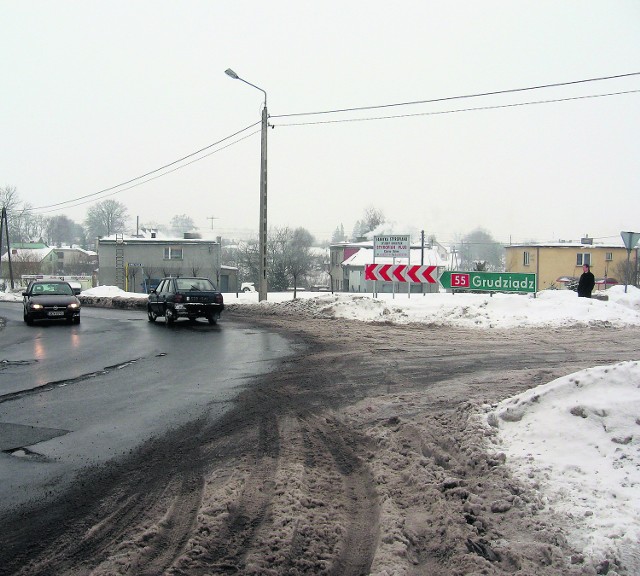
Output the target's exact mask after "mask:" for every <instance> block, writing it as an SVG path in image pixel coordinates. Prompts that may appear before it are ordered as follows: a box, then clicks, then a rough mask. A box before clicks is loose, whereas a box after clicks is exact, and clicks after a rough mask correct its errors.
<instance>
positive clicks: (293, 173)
mask: <svg viewBox="0 0 640 576" xmlns="http://www.w3.org/2000/svg"><path fill="white" fill-rule="evenodd" d="M227 68H232V69H234V70H235V71H236V72H237V73H238V74H239V75H240V76H241V77H243V78H244V79H246V80H247V81H249V82H251V83H253V84H256V85H258V86H260V87H261V88H263V89H264V90H266V92H267V94H268V102H267V103H268V111H269V115H270V117H271V118H270V123H271V124H272V125H274V129H270V130H269V131H268V138H269V144H268V146H269V148H268V185H269V187H268V199H269V209H268V214H269V225H270V226H290V227H298V226H303V227H305V228H307V229H308V230H310V231H311V232H312V233H313V234H314V235H315V236H316V237H317V238H319V239H324V238H329V237H330V236H331V234H332V232H333V231H334V230H335V228H336V227H337V226H339V225H340V224H343V225H344V228H345V231H346V232H347V233H350V232H351V230H352V229H353V225H354V223H355V222H356V220H358V219H360V218H362V216H363V213H364V211H365V209H366V208H367V207H369V206H373V207H375V208H377V209H379V210H381V211H382V212H383V213H384V214H385V216H386V217H387V219H388V220H390V221H392V222H394V223H395V230H394V231H395V232H397V233H411V234H417V232H418V231H419V230H425V232H426V233H427V234H435V235H436V237H437V238H438V239H439V240H440V241H443V242H448V241H453V240H455V239H456V238H458V237H460V236H461V235H464V234H467V233H469V232H471V231H472V230H474V229H476V228H478V227H482V228H483V229H485V230H487V231H489V232H490V233H491V234H492V235H493V236H494V238H496V239H497V240H500V241H504V242H508V241H509V240H511V241H514V242H517V241H525V240H534V239H535V240H540V241H545V240H557V239H574V240H575V239H579V238H580V237H581V236H584V235H585V234H589V235H590V236H592V237H596V238H602V239H603V240H604V239H618V238H619V233H620V231H621V230H633V231H638V230H640V170H639V169H638V166H639V163H638V159H640V92H634V93H630V94H622V95H613V96H607V97H599V98H584V99H579V100H570V101H564V102H556V103H547V104H535V105H526V106H515V107H503V108H490V109H484V110H474V111H465V112H455V113H447V114H433V113H435V112H451V111H455V110H461V109H469V108H486V107H494V106H504V105H507V104H514V103H523V102H540V101H543V100H553V99H562V98H573V97H578V96H587V95H589V96H590V95H600V94H610V93H614V92H621V91H631V90H638V91H640V75H636V76H629V77H627V78H622V79H615V80H607V81H599V82H589V83H581V84H574V85H571V86H565V87H556V88H549V89H543V90H530V91H524V92H515V93H511V94H505V95H493V96H485V97H481V98H467V99H458V100H449V101H443V102H437V103H431V104H420V105H418V104H415V105H407V106H393V107H383V108H376V109H369V110H365V111H361V112H356V111H354V112H346V113H341V114H322V115H307V116H285V115H288V114H293V113H299V112H322V111H331V110H336V109H345V108H360V107H366V106H381V105H387V104H401V103H406V102H414V101H424V100H431V99H437V98H447V97H452V96H461V95H471V94H478V93H486V92H494V91H502V90H509V89H515V88H526V87H533V86H539V85H546V84H555V83H563V82H571V81H576V80H583V79H590V78H601V77H606V76H614V75H622V74H630V73H636V72H640V2H638V1H637V0H628V1H612V0H605V1H589V0H580V1H561V2H558V1H557V0H552V1H544V0H542V1H541V0H535V1H529V2H524V1H522V2H516V1H494V2H487V1H485V2H476V1H459V2H444V1H443V2H432V1H428V0H417V1H404V2H396V3H389V2H382V1H379V0H366V1H364V0H363V1H360V0H357V1H353V0H351V1H348V2H344V1H341V2H336V1H333V0H325V1H323V2H313V3H312V2H300V1H299V0H286V1H284V0H270V1H269V2H257V1H243V0H235V1H234V2H220V1H217V2H216V1H213V0H207V1H181V2H178V1H173V2H169V1H163V0H137V1H135V2H131V1H129V0H127V1H120V0H110V1H108V2H107V1H103V2H99V1H97V0H96V1H74V2H71V1H66V0H56V1H50V0H46V1H30V0H24V1H20V2H17V1H8V0H0V71H1V74H2V80H3V82H2V84H3V88H2V90H1V91H0V103H1V106H0V130H1V144H0V186H15V187H16V188H17V191H18V194H19V195H20V197H21V199H22V200H24V201H27V202H29V203H30V204H31V205H32V206H33V207H44V206H50V205H52V204H57V203H61V202H66V201H69V200H74V199H78V198H80V197H83V196H87V195H90V194H93V196H90V197H88V198H86V199H84V200H83V202H87V201H92V202H95V201H99V200H104V199H106V198H112V199H115V200H118V201H120V202H122V203H124V204H125V205H126V206H127V207H128V210H129V214H130V216H131V221H132V223H134V224H135V221H136V217H139V219H140V223H141V224H153V223H156V224H157V223H168V222H169V221H170V220H171V218H172V217H173V216H174V215H176V214H186V215H188V216H191V217H192V218H193V220H194V221H195V223H196V225H197V226H199V227H201V228H203V229H207V230H211V229H212V228H213V230H214V231H215V232H217V233H219V234H221V235H223V236H225V237H234V236H237V235H238V234H240V233H245V234H246V233H252V232H253V233H254V234H256V235H257V227H258V216H259V213H258V200H259V194H258V192H259V167H260V135H259V133H255V134H253V135H251V136H249V137H248V138H246V139H244V140H242V141H240V142H237V143H235V144H234V145H232V146H230V147H228V148H225V149H222V150H220V148H221V146H222V145H226V144H229V143H232V142H235V141H237V140H238V139H239V138H242V137H244V136H248V135H250V134H252V133H253V132H255V131H256V130H259V128H260V126H259V124H258V125H257V126H255V127H254V128H252V129H250V130H247V131H244V132H242V133H241V134H239V135H238V136H236V137H235V138H233V139H231V140H225V141H224V143H223V144H222V145H221V146H218V147H214V148H209V149H207V150H206V151H205V152H203V153H202V154H200V155H198V156H194V157H191V158H189V160H193V159H195V158H201V157H203V156H204V154H208V153H210V152H213V151H215V150H219V151H217V152H215V153H213V154H210V155H209V156H207V157H205V158H203V159H202V160H200V161H197V162H195V163H192V164H190V165H188V166H185V167H183V168H181V169H179V170H175V171H174V172H171V173H170V174H167V175H166V176H163V177H160V178H156V179H154V180H151V181H149V182H147V183H144V184H141V185H138V186H136V187H133V188H130V189H126V190H125V189H124V188H126V187H121V188H117V189H116V190H119V192H118V193H117V194H113V192H114V191H116V190H111V191H110V192H108V193H106V194H96V193H97V192H100V191H101V190H105V189H108V188H111V187H114V186H116V185H118V184H121V183H123V182H127V181H129V180H132V179H134V178H137V177H139V176H141V175H143V174H146V173H149V172H152V171H154V170H156V169H157V168H160V167H161V166H164V165H167V164H170V163H172V162H174V161H176V160H178V159H180V158H183V157H185V156H187V155H189V154H191V153H193V152H195V151H197V150H199V149H202V148H204V147H207V146H209V145H211V144H213V143H215V142H218V141H220V140H223V139H224V138H227V137H228V136H230V135H232V134H234V133H236V132H238V131H240V130H242V129H244V128H246V127H248V126H250V125H252V124H254V123H257V122H259V120H260V111H261V107H262V102H263V94H262V93H261V92H259V91H258V90H255V89H254V88H252V87H251V86H248V85H246V84H243V83H242V82H239V81H237V80H232V79H231V78H229V77H228V76H226V75H225V74H224V71H225V69H227ZM416 114H420V115H416ZM393 115H396V116H398V115H403V116H404V117H402V118H395V119H383V120H367V121H353V120H355V119H358V118H379V117H384V116H393ZM330 120H331V121H336V120H342V122H331V123H320V124H318V123H317V122H327V121H330ZM303 122H305V123H308V122H315V124H307V125H299V126H291V125H290V124H293V123H303ZM184 164H186V161H185V162H181V163H178V164H174V165H173V166H171V169H173V168H176V167H178V166H181V165H184ZM162 173H163V171H160V172H154V173H153V174H152V176H157V175H159V174H162ZM148 178H149V177H147V178H145V179H143V180H146V179H148ZM141 181H142V180H136V181H135V182H133V183H132V184H139V183H140V182H141ZM128 186H131V184H129V185H128ZM107 194H112V195H107ZM75 204H78V203H77V202H76V203H75ZM71 206H73V204H72V205H71ZM89 206H91V204H90V203H84V204H81V205H76V206H75V207H70V205H68V204H65V205H63V206H62V208H63V209H62V210H59V209H58V210H56V211H51V209H49V208H48V209H44V210H39V213H42V214H44V215H47V216H53V215H57V214H65V215H67V216H69V217H70V218H72V219H74V220H76V221H78V222H82V221H83V220H84V217H85V215H86V211H87V209H88V208H89ZM56 208H60V206H57V207H56ZM416 239H417V238H416Z"/></svg>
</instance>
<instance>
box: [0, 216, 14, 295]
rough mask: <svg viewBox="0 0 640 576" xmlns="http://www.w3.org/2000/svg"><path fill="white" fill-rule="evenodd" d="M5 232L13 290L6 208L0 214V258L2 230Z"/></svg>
mask: <svg viewBox="0 0 640 576" xmlns="http://www.w3.org/2000/svg"><path fill="white" fill-rule="evenodd" d="M3 228H4V230H5V235H6V238H7V261H8V262H9V278H10V279H11V289H12V290H13V289H14V285H13V265H12V264H11V244H10V243H9V222H8V220H7V208H6V206H3V207H2V214H1V215H0V256H1V255H2V229H3Z"/></svg>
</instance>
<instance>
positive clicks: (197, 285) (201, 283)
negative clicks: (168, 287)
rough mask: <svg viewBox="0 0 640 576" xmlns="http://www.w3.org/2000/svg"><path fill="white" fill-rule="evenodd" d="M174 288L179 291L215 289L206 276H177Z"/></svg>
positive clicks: (207, 290)
mask: <svg viewBox="0 0 640 576" xmlns="http://www.w3.org/2000/svg"><path fill="white" fill-rule="evenodd" d="M176 288H177V289H178V290H180V291H187V290H197V291H200V292H209V291H211V290H215V288H214V286H213V284H212V283H211V281H210V280H207V279H206V278H178V279H177V280H176Z"/></svg>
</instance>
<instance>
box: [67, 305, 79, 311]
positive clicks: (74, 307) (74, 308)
mask: <svg viewBox="0 0 640 576" xmlns="http://www.w3.org/2000/svg"><path fill="white" fill-rule="evenodd" d="M69 308H71V309H72V310H76V309H77V308H80V304H75V303H74V304H69Z"/></svg>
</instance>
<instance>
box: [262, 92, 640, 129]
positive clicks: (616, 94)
mask: <svg viewBox="0 0 640 576" xmlns="http://www.w3.org/2000/svg"><path fill="white" fill-rule="evenodd" d="M636 92H640V89H638V90H625V91H623V92H609V93H607V94H590V95H588V96H572V97H568V98H554V99H552V100H535V101H531V102H518V103H515V104H496V105H494V106H477V107H474V108H459V109H456V110H440V111H436V112H413V113H411V114H394V115H392V116H370V117H367V118H341V119H339V120H316V121H310V122H287V123H283V124H273V126H277V127H287V126H311V125H314V124H340V123H342V122H370V121H373V120H392V119H397V118H411V117H413V116H437V115H441V114H457V113H459V112H476V111H480V110H495V109H497V108H514V107H516V106H531V105H533V104H553V103H555V102H568V101H570V100H584V99H587V98H604V97H605V96H619V95H621V94H634V93H636Z"/></svg>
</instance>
